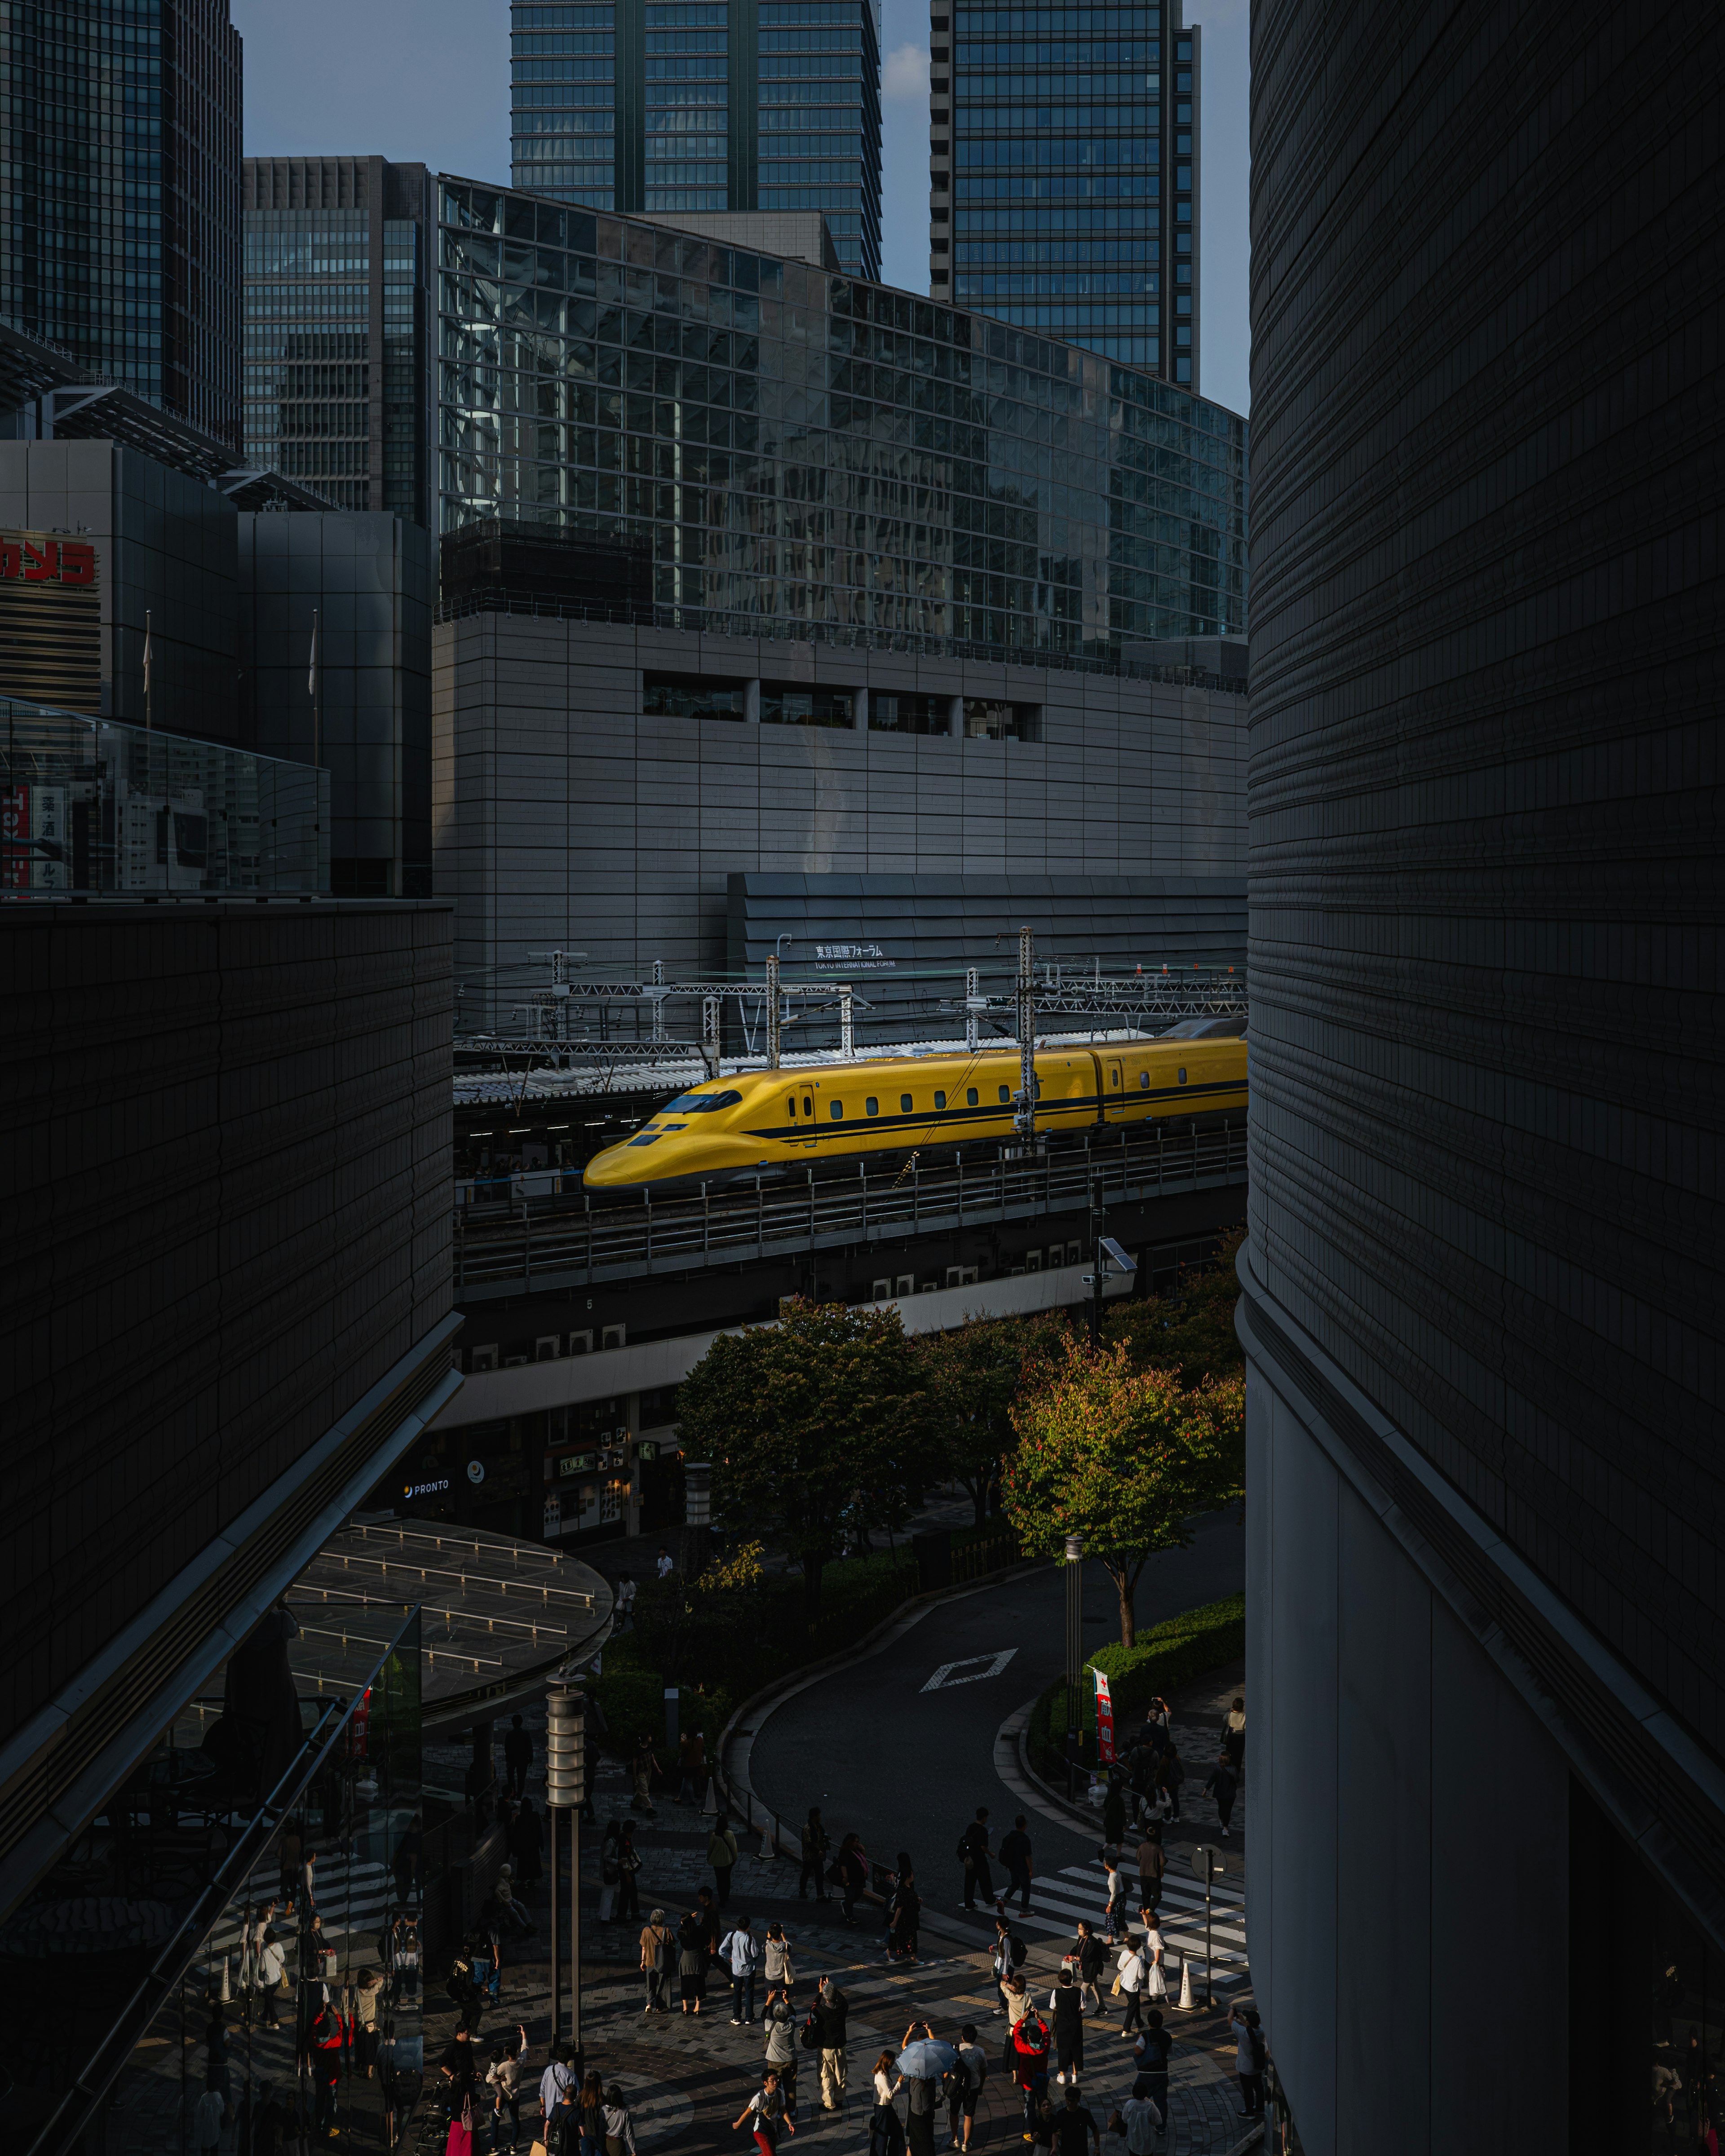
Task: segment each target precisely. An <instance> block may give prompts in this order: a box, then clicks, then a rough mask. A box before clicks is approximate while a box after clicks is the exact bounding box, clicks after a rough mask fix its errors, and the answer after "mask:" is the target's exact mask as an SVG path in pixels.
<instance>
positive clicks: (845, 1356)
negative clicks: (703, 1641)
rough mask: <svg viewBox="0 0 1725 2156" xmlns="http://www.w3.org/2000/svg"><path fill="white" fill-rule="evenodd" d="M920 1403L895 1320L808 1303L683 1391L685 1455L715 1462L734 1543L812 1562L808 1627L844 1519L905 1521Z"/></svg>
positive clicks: (729, 1340)
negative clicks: (751, 1541) (765, 1545)
mask: <svg viewBox="0 0 1725 2156" xmlns="http://www.w3.org/2000/svg"><path fill="white" fill-rule="evenodd" d="M920 1406H921V1400H920V1395H919V1393H918V1389H917V1382H916V1363H915V1360H914V1358H913V1357H912V1355H911V1343H910V1342H909V1341H908V1340H907V1339H906V1337H905V1332H904V1327H902V1325H901V1324H900V1322H899V1317H898V1312H896V1310H872V1309H862V1310H849V1309H846V1307H845V1306H844V1304H842V1303H811V1302H805V1301H801V1300H800V1299H799V1300H798V1301H794V1302H788V1303H786V1304H785V1305H784V1306H783V1308H782V1311H781V1314H780V1317H779V1319H778V1323H777V1324H775V1325H750V1326H745V1327H744V1328H743V1330H742V1332H732V1333H724V1334H721V1336H720V1337H719V1338H718V1339H716V1341H715V1342H713V1344H712V1346H711V1347H710V1348H709V1349H708V1350H707V1352H706V1354H705V1355H704V1356H703V1357H702V1358H701V1361H700V1362H699V1363H697V1364H696V1367H695V1368H694V1369H693V1370H691V1372H690V1373H689V1375H688V1376H687V1377H686V1378H685V1379H684V1380H683V1383H682V1384H681V1385H680V1387H679V1389H678V1392H677V1419H678V1420H679V1422H680V1424H681V1425H682V1445H683V1452H684V1456H685V1458H687V1459H696V1460H698V1459H700V1458H701V1457H702V1456H703V1455H704V1456H705V1457H706V1458H707V1459H709V1460H711V1462H712V1466H713V1501H714V1505H715V1507H716V1509H717V1510H718V1511H719V1512H721V1514H722V1515H723V1517H724V1518H725V1521H726V1525H727V1526H728V1527H730V1528H731V1529H732V1531H733V1532H744V1533H747V1534H752V1535H754V1534H758V1535H761V1536H763V1537H765V1538H766V1539H767V1540H768V1541H769V1542H772V1543H776V1544H777V1545H778V1548H781V1549H783V1551H784V1552H785V1553H786V1554H787V1555H788V1556H789V1557H791V1558H794V1559H795V1560H796V1561H797V1563H798V1564H800V1565H801V1567H802V1568H803V1615H804V1619H805V1620H806V1621H807V1622H808V1623H809V1625H813V1624H814V1620H815V1619H816V1617H817V1616H818V1615H819V1610H820V1574H821V1568H822V1566H823V1565H824V1564H825V1563H827V1561H828V1560H829V1558H833V1557H834V1556H836V1555H837V1553H838V1549H839V1541H840V1533H841V1523H842V1522H843V1521H844V1520H845V1518H846V1517H853V1518H856V1519H859V1520H860V1521H862V1522H871V1523H878V1524H882V1525H884V1524H885V1523H886V1522H888V1521H889V1520H893V1519H896V1518H901V1517H903V1513H904V1510H905V1507H906V1492H907V1486H908V1485H909V1484H910V1483H911V1481H913V1480H914V1479H915V1478H916V1469H917V1466H918V1461H917V1458H916V1455H917V1440H918V1414H919V1410H920Z"/></svg>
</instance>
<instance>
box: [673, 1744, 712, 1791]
mask: <svg viewBox="0 0 1725 2156" xmlns="http://www.w3.org/2000/svg"><path fill="white" fill-rule="evenodd" d="M705 1789H706V1732H705V1731H704V1730H701V1729H685V1731H684V1732H683V1733H682V1735H681V1736H680V1738H678V1739H677V1802H678V1803H679V1804H700V1802H701V1795H702V1793H703V1792H704V1791H705Z"/></svg>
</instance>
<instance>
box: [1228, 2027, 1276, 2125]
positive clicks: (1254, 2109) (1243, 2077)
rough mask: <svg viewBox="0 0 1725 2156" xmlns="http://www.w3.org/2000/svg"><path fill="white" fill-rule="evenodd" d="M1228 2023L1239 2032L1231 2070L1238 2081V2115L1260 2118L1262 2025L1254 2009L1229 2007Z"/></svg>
mask: <svg viewBox="0 0 1725 2156" xmlns="http://www.w3.org/2000/svg"><path fill="white" fill-rule="evenodd" d="M1228 2025H1229V2027H1230V2029H1234V2030H1238V2031H1239V2034H1238V2035H1237V2037H1236V2039H1235V2046H1234V2071H1235V2075H1236V2076H1238V2078H1239V2082H1240V2117H1242V2118H1261V2117H1263V2116H1264V2069H1265V2066H1266V2064H1267V2063H1268V2054H1267V2051H1266V2046H1265V2043H1264V2034H1263V2025H1262V2024H1261V2022H1260V2020H1259V2019H1258V2015H1257V2013H1256V2010H1255V2009H1254V2008H1252V2007H1250V2006H1230V2008H1229V2010H1228Z"/></svg>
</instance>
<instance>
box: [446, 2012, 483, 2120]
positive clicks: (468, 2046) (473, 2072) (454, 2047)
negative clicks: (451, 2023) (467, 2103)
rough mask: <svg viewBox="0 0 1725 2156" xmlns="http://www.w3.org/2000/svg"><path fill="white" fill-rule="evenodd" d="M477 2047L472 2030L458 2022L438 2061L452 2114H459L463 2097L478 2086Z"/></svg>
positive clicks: (470, 2093)
mask: <svg viewBox="0 0 1725 2156" xmlns="http://www.w3.org/2000/svg"><path fill="white" fill-rule="evenodd" d="M479 2058H480V2055H479V2046H478V2045H477V2044H475V2042H474V2040H473V2031H472V2030H471V2029H470V2028H469V2027H468V2026H467V2025H466V2023H465V2022H458V2023H457V2024H456V2025H455V2030H454V2035H452V2036H451V2037H450V2039H449V2042H448V2043H447V2044H445V2045H444V2053H443V2056H442V2058H441V2059H439V2061H438V2070H439V2072H440V2073H441V2074H442V2075H443V2077H444V2082H445V2084H446V2085H447V2086H446V2088H445V2094H446V2095H447V2096H448V2097H449V2108H450V2110H451V2112H459V2110H460V2108H461V2102H462V2099H463V2097H470V2096H471V2095H472V2094H473V2092H474V2090H475V2088H476V2087H478V2086H479V2078H480V2066H479Z"/></svg>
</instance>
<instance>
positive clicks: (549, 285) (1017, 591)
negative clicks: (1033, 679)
mask: <svg viewBox="0 0 1725 2156" xmlns="http://www.w3.org/2000/svg"><path fill="white" fill-rule="evenodd" d="M441 185H442V215H443V218H444V229H443V234H442V241H441V245H442V264H443V268H442V276H441V285H440V297H439V305H440V307H441V309H442V326H441V337H442V355H443V356H442V362H441V398H442V411H441V428H442V439H443V487H444V501H443V516H444V528H445V530H456V529H459V528H460V527H462V526H465V525H468V524H470V523H472V522H475V521H478V520H480V519H483V518H489V517H495V516H501V517H502V518H504V519H505V520H509V521H528V522H531V521H541V522H543V523H545V524H546V525H547V526H552V527H555V528H558V529H562V530H564V531H579V532H590V531H597V532H601V533H606V534H610V535H614V536H616V537H618V538H619V539H630V540H636V541H645V542H648V544H649V546H650V547H651V550H652V555H653V569H652V574H653V596H654V598H655V601H656V602H659V603H666V604H671V605H674V606H675V607H678V608H683V609H686V610H687V612H686V614H685V616H683V617H682V622H681V625H685V626H689V627H697V626H703V625H705V626H711V627H713V628H721V627H722V628H725V629H731V630H732V631H733V632H735V633H749V634H757V633H759V632H760V631H761V630H762V629H763V628H765V627H767V626H768V625H769V624H772V623H773V622H780V623H783V624H784V625H785V627H784V633H786V634H794V633H796V631H795V629H793V626H792V625H793V624H811V623H823V624H844V625H846V626H848V627H850V628H853V629H867V630H870V631H874V630H886V631H891V632H894V633H896V634H906V635H914V636H919V637H926V638H932V639H940V640H942V641H945V640H947V639H961V640H964V641H968V642H973V643H978V644H993V645H1014V646H1019V647H1023V648H1027V649H1042V650H1045V651H1070V652H1087V653H1093V654H1095V653H1101V652H1104V651H1106V649H1108V648H1109V647H1110V646H1111V645H1112V644H1116V643H1117V642H1119V641H1121V640H1123V639H1133V640H1136V639H1147V638H1162V637H1183V636H1189V635H1203V636H1214V635H1218V634H1222V635H1240V634H1244V631H1245V531H1246V477H1245V450H1246V429H1245V421H1244V420H1242V419H1240V418H1238V417H1236V416H1235V414H1234V413H1230V412H1226V411H1224V410H1222V409H1221V408H1219V406H1216V405H1214V404H1207V403H1204V402H1203V401H1202V400H1201V399H1200V398H1196V397H1194V396H1192V395H1191V394H1190V393H1187V392H1185V391H1183V390H1180V389H1178V388H1176V387H1174V386H1173V385H1172V384H1170V383H1168V382H1162V381H1159V380H1158V379H1157V378H1156V377H1154V376H1153V375H1150V374H1148V373H1146V372H1141V371H1137V370H1134V369H1131V368H1127V367H1117V366H1113V365H1111V363H1110V362H1107V361H1106V360H1105V359H1102V358H1101V357H1097V356H1096V354H1094V353H1091V352H1083V351H1081V350H1079V349H1077V348H1076V347H1075V346H1071V345H1069V344H1062V343H1057V342H1055V341H1054V340H1052V339H1050V338H1045V337H1036V336H1031V335H1029V333H1028V332H1025V331H1019V330H1015V329H1013V328H1010V327H1009V326H1006V325H1004V324H1002V323H999V322H995V321H988V319H986V318H984V317H983V316H976V315H970V314H967V313H964V312H963V311H957V310H955V309H952V308H948V307H944V306H941V305H937V304H936V303H934V302H933V301H931V300H922V299H916V298H913V297H912V296H911V295H910V294H908V293H904V292H895V291H891V290H885V289H883V288H881V287H880V286H878V285H868V284H865V283H863V282H861V281H860V280H855V279H853V278H850V277H845V276H839V275H830V274H828V273H824V272H822V271H821V270H819V269H815V268H814V267H813V266H812V265H810V264H806V263H802V262H796V261H783V260H780V259H775V258H773V257H768V256H762V255H756V254H745V253H743V252H742V251H740V250H737V249H727V248H725V247H722V246H721V245H718V244H716V243H712V242H709V241H706V240H700V239H692V238H688V237H685V236H684V235H682V234H677V233H675V232H666V231H665V230H663V229H662V228H656V227H654V226H651V225H645V224H639V223H631V222H629V220H627V219H625V218H618V217H606V216H596V215H594V214H593V213H588V212H583V211H581V210H578V209H574V208H564V207H562V206H560V205H558V204H556V203H548V202H542V201H537V200H536V199H534V198H532V197H531V196H526V195H519V194H510V193H504V192H501V191H499V190H496V189H493V188H489V187H480V186H477V185H475V184H474V183H472V182H468V181H458V180H445V181H444V182H442V183H441Z"/></svg>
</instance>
